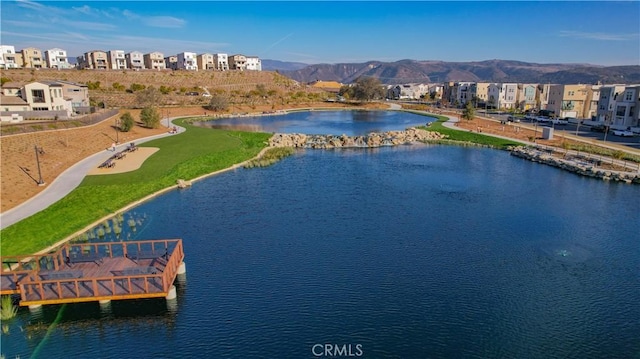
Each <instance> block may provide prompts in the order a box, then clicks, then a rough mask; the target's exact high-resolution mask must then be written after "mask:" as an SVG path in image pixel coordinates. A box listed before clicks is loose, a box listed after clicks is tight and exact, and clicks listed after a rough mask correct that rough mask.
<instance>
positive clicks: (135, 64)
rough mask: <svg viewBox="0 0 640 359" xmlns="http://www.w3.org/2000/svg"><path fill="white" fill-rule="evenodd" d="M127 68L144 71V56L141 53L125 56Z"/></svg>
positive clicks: (133, 52) (136, 52) (130, 53)
mask: <svg viewBox="0 0 640 359" xmlns="http://www.w3.org/2000/svg"><path fill="white" fill-rule="evenodd" d="M124 59H125V62H126V63H127V68H128V69H132V70H143V69H144V54H142V52H140V51H131V52H129V53H127V54H125V55H124Z"/></svg>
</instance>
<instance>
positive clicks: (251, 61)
mask: <svg viewBox="0 0 640 359" xmlns="http://www.w3.org/2000/svg"><path fill="white" fill-rule="evenodd" d="M246 58H247V62H246V64H245V69H247V70H251V71H262V61H260V58H258V57H257V56H247V57H246Z"/></svg>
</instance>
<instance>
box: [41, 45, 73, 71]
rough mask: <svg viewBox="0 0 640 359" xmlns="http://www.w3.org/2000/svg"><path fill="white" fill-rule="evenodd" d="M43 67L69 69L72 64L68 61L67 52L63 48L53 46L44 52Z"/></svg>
mask: <svg viewBox="0 0 640 359" xmlns="http://www.w3.org/2000/svg"><path fill="white" fill-rule="evenodd" d="M44 61H45V64H46V65H45V67H48V68H50V69H59V70H62V69H71V68H73V65H71V64H70V63H69V59H68V58H67V52H66V51H65V50H63V49H59V48H53V49H49V50H46V51H45V52H44Z"/></svg>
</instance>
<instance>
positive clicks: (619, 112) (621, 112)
mask: <svg viewBox="0 0 640 359" xmlns="http://www.w3.org/2000/svg"><path fill="white" fill-rule="evenodd" d="M626 112H627V106H618V107H617V108H616V116H624V115H625V113H626Z"/></svg>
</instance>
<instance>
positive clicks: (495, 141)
mask: <svg viewBox="0 0 640 359" xmlns="http://www.w3.org/2000/svg"><path fill="white" fill-rule="evenodd" d="M433 116H434V117H436V118H438V120H437V121H435V122H433V123H432V124H431V126H429V127H424V128H425V129H426V130H428V131H436V132H440V133H442V134H444V135H447V136H449V138H448V139H449V140H450V141H456V142H465V143H473V144H477V145H482V146H489V147H493V148H497V149H502V150H504V149H507V147H509V146H519V145H522V143H520V142H518V141H516V140H506V139H502V138H498V137H493V136H487V135H483V134H480V133H476V132H468V131H462V130H454V129H451V128H447V127H444V126H443V125H442V124H443V123H444V122H446V121H447V120H448V118H447V117H445V116H438V115H433Z"/></svg>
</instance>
